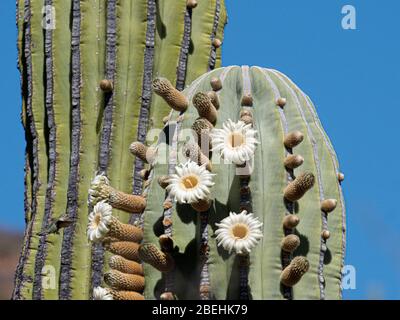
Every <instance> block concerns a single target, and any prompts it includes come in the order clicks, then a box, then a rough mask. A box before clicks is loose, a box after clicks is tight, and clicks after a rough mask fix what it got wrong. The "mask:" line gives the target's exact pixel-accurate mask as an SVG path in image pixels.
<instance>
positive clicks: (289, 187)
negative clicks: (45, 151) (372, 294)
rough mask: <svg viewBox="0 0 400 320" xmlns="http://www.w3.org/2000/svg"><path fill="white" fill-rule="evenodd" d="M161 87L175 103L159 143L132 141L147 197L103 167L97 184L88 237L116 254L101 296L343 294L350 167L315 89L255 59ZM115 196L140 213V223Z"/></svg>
mask: <svg viewBox="0 0 400 320" xmlns="http://www.w3.org/2000/svg"><path fill="white" fill-rule="evenodd" d="M153 88H154V91H155V92H156V93H157V94H158V95H160V96H161V97H162V98H163V99H164V100H165V103H166V104H168V105H169V106H170V107H171V108H172V111H171V113H170V115H169V116H168V117H167V118H166V119H164V123H165V127H164V129H162V130H158V131H157V132H149V136H151V137H154V136H155V135H157V136H158V137H159V139H158V142H157V143H155V144H152V145H150V146H145V145H144V144H141V143H138V142H134V143H132V145H131V148H130V151H131V152H132V153H133V155H134V156H136V157H137V158H139V159H141V160H143V161H145V162H147V168H146V169H145V170H144V171H143V172H142V173H141V176H142V178H143V180H144V186H145V189H144V191H143V194H142V196H132V195H125V194H123V193H121V192H119V191H117V190H115V189H113V188H112V187H111V186H110V185H109V182H108V180H107V178H106V177H105V176H100V177H96V178H95V179H94V182H93V185H92V188H91V190H90V191H89V194H90V195H93V196H92V197H91V203H92V204H93V205H95V206H94V211H93V212H92V214H91V216H90V223H89V227H88V235H89V238H90V240H92V241H102V243H103V244H104V246H105V248H106V249H107V250H109V251H111V252H112V253H113V256H112V257H111V259H110V261H109V265H110V267H111V270H110V271H109V272H107V273H106V274H105V275H104V282H105V284H106V286H103V287H98V288H95V292H94V294H93V296H94V298H95V299H144V298H146V299H163V300H172V299H205V300H207V299H340V298H341V269H342V266H343V258H344V249H345V211H344V201H343V196H342V192H341V185H340V184H341V182H342V181H343V174H341V173H340V172H339V171H338V161H337V158H336V155H335V152H334V150H333V147H332V145H331V143H330V141H329V139H328V137H327V135H326V133H325V132H324V131H323V129H322V126H321V124H320V121H319V119H318V117H317V114H316V111H315V108H314V106H313V104H312V102H311V101H310V99H309V98H308V97H307V96H306V95H305V94H304V93H303V92H302V91H300V90H299V89H298V88H297V86H296V85H294V84H293V82H292V81H291V80H290V79H288V78H287V77H286V76H285V75H283V74H281V73H280V72H278V71H275V70H270V69H263V68H259V67H251V68H249V67H247V66H243V67H238V66H232V67H226V68H220V69H216V70H214V71H211V72H209V73H207V74H205V75H203V76H201V77H200V78H198V79H197V80H195V81H194V82H193V83H192V84H191V85H190V86H188V87H187V88H186V89H185V90H184V91H183V92H180V91H178V90H176V89H175V88H174V87H173V86H172V85H171V84H170V82H169V81H168V80H166V79H163V78H158V79H155V80H154V82H153ZM126 152H128V150H126ZM99 181H102V185H101V186H100V185H99ZM96 190H97V191H96ZM111 206H112V207H114V208H118V209H123V210H126V211H129V212H139V211H141V215H140V218H139V219H138V221H137V223H136V225H135V226H132V225H125V224H122V223H121V222H119V221H118V220H116V219H115V218H114V217H113V216H112V215H111V214H110V212H111V210H112V209H111ZM99 212H100V213H99Z"/></svg>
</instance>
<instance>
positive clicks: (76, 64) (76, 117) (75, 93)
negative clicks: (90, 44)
mask: <svg viewBox="0 0 400 320" xmlns="http://www.w3.org/2000/svg"><path fill="white" fill-rule="evenodd" d="M72 13H73V14H72V17H73V18H72V35H71V36H72V47H71V50H72V51H71V54H72V65H71V72H72V79H71V88H72V109H71V116H72V127H71V130H72V140H71V158H70V161H71V163H70V174H69V180H68V192H67V193H68V195H70V196H69V197H68V203H67V214H68V216H69V217H70V218H71V219H74V220H75V219H76V217H77V215H78V177H79V161H80V151H81V150H80V140H81V114H80V112H81V110H80V108H81V105H80V87H81V62H80V38H81V34H80V32H81V6H80V2H79V1H78V0H73V2H72ZM75 232H76V226H75V223H74V224H72V225H71V226H70V227H69V228H67V229H66V230H65V231H64V235H63V243H62V249H61V270H60V283H61V285H60V293H59V295H60V299H61V300H63V299H70V298H71V287H70V281H71V264H72V249H73V248H72V247H73V238H74V235H75Z"/></svg>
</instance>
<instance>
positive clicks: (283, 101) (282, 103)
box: [276, 97, 286, 108]
mask: <svg viewBox="0 0 400 320" xmlns="http://www.w3.org/2000/svg"><path fill="white" fill-rule="evenodd" d="M276 105H277V106H279V107H281V108H283V107H284V106H285V105H286V98H282V97H279V98H278V99H276Z"/></svg>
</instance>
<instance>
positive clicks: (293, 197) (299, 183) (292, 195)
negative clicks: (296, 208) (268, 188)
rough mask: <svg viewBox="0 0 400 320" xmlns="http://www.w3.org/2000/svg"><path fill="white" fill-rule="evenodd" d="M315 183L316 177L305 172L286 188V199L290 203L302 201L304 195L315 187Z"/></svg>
mask: <svg viewBox="0 0 400 320" xmlns="http://www.w3.org/2000/svg"><path fill="white" fill-rule="evenodd" d="M314 183H315V177H314V174H312V173H311V172H304V173H302V174H300V175H299V176H298V177H297V178H296V179H295V180H294V181H292V182H291V183H289V184H288V186H287V187H286V188H285V190H284V195H285V199H286V200H289V201H297V200H299V199H301V198H302V197H303V196H304V194H305V193H306V192H307V191H308V190H310V189H311V188H312V187H313V186H314Z"/></svg>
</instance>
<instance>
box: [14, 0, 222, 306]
mask: <svg viewBox="0 0 400 320" xmlns="http://www.w3.org/2000/svg"><path fill="white" fill-rule="evenodd" d="M43 5H46V6H50V7H51V6H52V7H53V8H54V10H55V14H56V21H55V23H56V28H51V26H50V27H49V28H46V29H45V30H44V29H43V27H42V20H43V17H42V8H43ZM46 14H49V13H46ZM46 18H49V19H50V22H52V16H47V17H46ZM71 19H72V23H70V22H71V21H70V20H71ZM225 22H226V14H225V6H224V1H223V0H204V1H203V0H202V1H199V2H196V1H189V2H188V3H186V1H175V0H166V1H155V0H138V1H136V0H135V1H122V0H120V1H117V0H89V1H79V0H65V1H58V2H56V1H54V0H44V1H33V0H17V25H18V47H19V68H20V70H21V86H22V94H23V116H22V120H23V124H24V127H25V130H26V137H27V152H26V168H25V171H26V174H25V185H26V191H25V216H26V221H27V225H26V231H25V241H24V247H23V250H22V253H21V258H20V262H19V265H18V268H17V272H16V277H15V290H14V293H13V298H14V299H58V298H59V299H88V298H90V296H91V295H92V292H93V289H94V288H95V287H98V286H100V285H102V283H103V277H102V275H103V273H104V272H105V271H107V270H108V265H107V263H106V262H107V261H108V259H107V257H105V256H104V248H103V246H102V245H101V244H95V245H93V246H92V245H90V244H89V243H88V241H87V237H86V234H85V233H86V225H87V215H88V212H90V211H91V209H92V208H88V206H87V199H88V191H89V187H90V184H91V181H92V179H93V178H94V177H95V176H96V174H107V177H108V178H109V179H110V182H111V184H112V185H113V187H114V188H115V190H118V191H119V192H121V193H118V194H117V195H122V194H123V193H124V194H132V193H133V194H135V195H136V196H141V192H142V187H143V185H142V182H143V181H142V179H141V178H140V171H141V170H142V169H143V168H144V164H143V161H142V160H141V159H139V158H136V159H135V157H132V156H131V155H130V154H127V153H125V152H122V150H124V151H125V150H126V149H127V148H129V143H131V142H132V141H134V140H138V141H140V142H142V143H144V142H145V136H146V133H147V131H148V129H150V128H158V127H162V125H163V124H162V119H163V117H164V116H166V115H167V114H168V112H169V107H168V105H167V104H166V103H164V101H163V100H162V99H160V98H159V97H156V96H154V95H153V93H152V80H153V75H160V76H163V77H166V78H168V79H169V80H170V81H171V83H172V84H173V85H174V86H175V87H177V89H178V90H182V89H184V87H185V85H186V84H189V83H191V82H192V81H193V80H194V79H195V78H197V77H198V76H200V75H201V74H202V73H204V72H206V71H207V70H212V69H214V68H215V67H219V66H220V62H221V55H220V49H217V48H216V47H215V45H214V42H213V40H214V39H215V38H218V39H222V38H223V29H224V25H225ZM70 25H71V26H70ZM190 41H192V47H193V48H194V50H190V48H189V47H190ZM166 57H167V58H168V61H169V62H170V63H165V59H166ZM43 61H45V63H43ZM69 61H71V63H68V62H69ZM70 77H71V78H70ZM43 79H44V80H43ZM70 119H71V121H70ZM127 172H132V174H126V173H127ZM115 201H117V202H118V199H116V200H115ZM120 209H126V208H125V207H121V208H120ZM113 212H114V214H115V217H116V218H118V219H119V220H121V222H122V223H127V222H128V221H129V220H131V222H134V221H135V220H136V218H137V214H136V215H133V216H132V218H131V219H130V215H129V214H128V213H124V212H122V211H121V210H114V211H113ZM63 214H66V215H67V217H68V218H69V219H71V220H73V223H72V225H71V226H69V227H66V228H64V229H62V230H61V232H60V234H46V233H44V232H43V231H45V230H46V229H47V226H48V225H49V223H50V222H51V219H53V218H58V217H59V216H61V215H63ZM39 233H41V234H42V235H40V236H39V235H38V234H39ZM115 243H118V242H115ZM110 246H115V247H118V246H116V245H113V244H112V243H110ZM106 255H108V253H107V254H106ZM60 256H61V261H60ZM46 266H53V267H54V268H55V274H56V281H55V284H56V288H55V289H52V290H47V289H45V288H43V287H42V274H43V273H44V272H45V271H43V270H45V269H44V267H46ZM122 296H123V295H120V296H119V297H122ZM128 296H129V294H128ZM134 296H135V295H133V296H132V295H131V297H134ZM135 297H136V296H135ZM138 297H140V296H138Z"/></svg>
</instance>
